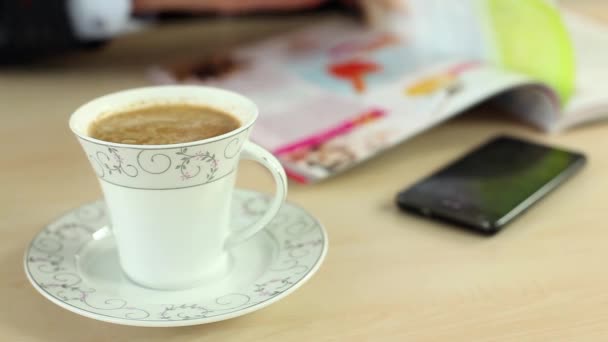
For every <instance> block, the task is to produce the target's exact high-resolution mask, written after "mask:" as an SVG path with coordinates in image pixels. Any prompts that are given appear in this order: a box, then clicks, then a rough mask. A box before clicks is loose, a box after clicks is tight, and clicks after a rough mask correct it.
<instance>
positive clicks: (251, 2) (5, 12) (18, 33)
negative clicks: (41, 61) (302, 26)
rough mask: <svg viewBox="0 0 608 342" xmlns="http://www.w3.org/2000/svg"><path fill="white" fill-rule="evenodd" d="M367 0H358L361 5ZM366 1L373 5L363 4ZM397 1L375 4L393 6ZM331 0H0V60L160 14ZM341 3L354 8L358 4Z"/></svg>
mask: <svg viewBox="0 0 608 342" xmlns="http://www.w3.org/2000/svg"><path fill="white" fill-rule="evenodd" d="M364 1H365V0H362V2H364ZM367 2H370V3H371V1H367ZM398 2H399V0H380V1H374V3H381V4H384V5H385V6H386V7H390V6H395V4H396V3H398ZM328 3H332V1H331V0H0V62H4V63H22V62H27V61H31V60H35V59H38V58H41V57H44V56H47V55H51V54H56V53H60V52H63V51H67V50H73V49H78V48H86V47H94V46H99V45H102V44H103V43H104V42H105V41H107V40H109V39H111V38H113V37H115V36H117V35H120V34H122V33H125V32H128V31H130V30H133V29H134V28H136V27H137V26H138V25H137V21H136V20H135V19H134V18H137V17H138V16H142V15H144V16H145V15H153V14H158V13H164V12H179V13H192V14H199V13H200V14H219V15H239V14H249V13H256V12H275V13H276V12H290V11H298V10H304V9H314V8H318V7H321V6H324V5H326V4H328ZM339 3H341V4H344V5H347V6H354V5H356V4H359V5H360V3H359V2H357V1H356V0H343V1H339Z"/></svg>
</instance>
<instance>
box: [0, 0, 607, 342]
mask: <svg viewBox="0 0 608 342" xmlns="http://www.w3.org/2000/svg"><path fill="white" fill-rule="evenodd" d="M588 3H590V1H582V2H581V9H582V10H584V11H586V12H588V13H592V14H598V12H597V11H594V10H593V8H594V7H593V6H591V5H589V4H588ZM605 8H606V7H605V6H604V9H603V12H602V11H600V12H599V13H600V15H599V17H601V13H604V18H608V10H606V9H605ZM308 20H310V18H284V19H275V20H273V21H272V22H271V23H270V24H269V23H268V22H266V23H264V20H263V19H262V18H251V19H246V20H239V21H237V20H221V21H207V22H205V23H201V22H192V23H180V24H175V25H169V26H165V27H162V28H155V29H152V30H149V31H146V32H144V33H138V34H135V35H132V36H129V37H125V38H123V39H119V40H116V41H115V42H113V44H111V45H110V46H108V47H107V48H106V49H104V50H102V51H97V52H92V53H82V54H76V55H74V56H69V57H66V58H62V59H60V60H54V61H50V62H48V63H47V64H46V65H44V66H39V67H36V68H34V69H29V70H25V69H21V70H20V69H9V70H2V71H0V112H1V118H2V124H1V125H0V139H1V140H0V141H1V142H2V143H1V144H0V155H1V156H2V158H1V165H2V166H1V168H0V169H1V172H2V178H1V179H2V182H1V184H2V187H1V188H2V191H1V193H0V223H1V225H0V307H1V309H0V341H138V340H141V341H253V340H272V341H275V340H276V341H317V340H339V341H347V340H356V341H358V340H371V341H389V340H392V341H406V340H407V341H541V340H544V341H606V340H608V275H607V273H606V269H605V265H606V261H607V260H608V248H607V247H606V246H607V244H608V229H607V228H608V225H607V224H606V217H607V216H606V213H607V212H608V203H607V202H608V201H607V197H606V196H607V194H608V177H607V175H608V152H607V151H606V147H605V146H606V139H608V125H605V124H598V125H594V126H589V127H585V128H581V129H577V130H573V131H570V132H566V133H564V134H560V135H545V134H541V133H538V132H536V131H534V130H533V129H531V128H529V127H527V126H523V125H520V124H517V123H516V122H514V121H512V120H511V119H509V118H508V117H506V116H504V115H502V114H500V113H492V112H490V111H487V110H486V111H484V110H476V111H474V112H473V113H468V114H466V115H463V116H461V117H459V118H457V119H454V120H452V121H450V122H448V123H446V124H443V125H442V126H440V127H438V128H435V129H433V130H431V131H429V132H427V133H424V134H422V135H420V136H418V137H416V138H414V139H412V140H411V141H409V142H408V143H406V144H403V145H401V146H399V147H397V148H394V149H392V150H390V151H388V152H387V153H384V154H383V155H381V156H379V157H378V158H376V159H375V160H374V161H373V162H369V163H366V164H364V165H361V166H360V167H357V168H355V169H353V170H352V171H349V172H347V173H345V174H343V175H341V176H339V177H337V178H334V179H332V180H329V181H326V182H324V183H321V184H318V185H314V186H298V185H295V184H292V185H291V188H290V194H289V199H290V200H291V201H293V202H296V203H299V204H301V205H302V206H304V207H305V208H307V209H308V210H310V211H311V212H312V213H314V215H316V216H317V217H318V218H319V219H320V220H321V221H322V222H323V223H324V224H325V225H326V227H327V230H328V233H329V239H330V249H329V254H328V256H327V258H326V261H325V264H324V265H323V266H322V268H321V270H320V271H319V273H318V274H317V275H316V276H314V277H313V278H312V279H311V280H310V281H309V282H308V283H307V284H306V285H304V286H303V287H302V288H301V289H299V290H298V291H296V292H295V293H293V294H292V295H290V296H288V297H287V298H285V299H284V300H281V301H280V302H278V303H276V304H274V305H272V306H270V307H268V308H265V309H263V310H261V311H257V312H255V313H252V314H249V315H246V316H242V317H239V318H236V319H232V320H228V321H224V322H219V323H213V324H208V325H202V326H193V327H185V328H166V329H151V328H134V327H126V326H118V325H112V324H108V323H102V322H98V321H94V320H91V319H87V318H84V317H81V316H78V315H76V314H73V313H71V312H68V311H66V310H64V309H61V308H59V307H58V306H56V305H54V304H52V303H51V302H49V301H48V300H46V299H44V298H43V297H42V296H41V295H39V294H38V293H37V292H36V291H35V290H34V289H33V288H32V287H31V286H30V285H29V283H28V281H27V280H26V277H25V274H24V271H23V266H22V265H23V264H22V258H23V252H24V249H25V246H26V245H27V244H28V242H29V241H30V239H31V238H32V237H33V236H34V235H35V234H36V233H37V232H38V231H39V230H40V229H41V228H42V227H43V226H44V225H45V224H46V223H48V222H49V221H51V220H53V219H54V218H56V217H57V216H58V215H59V214H61V213H63V212H65V211H66V210H68V209H71V208H74V207H77V206H79V205H80V204H82V203H83V202H88V201H91V200H94V199H97V198H99V197H100V191H99V189H98V186H97V183H96V180H95V179H94V175H93V172H92V171H91V170H90V169H89V165H88V162H87V160H86V159H85V156H84V154H83V153H82V151H81V150H80V147H79V146H78V144H77V142H76V140H75V139H74V137H73V136H72V135H71V133H70V132H69V130H68V127H67V118H68V116H69V114H70V113H71V112H72V110H73V109H74V108H76V107H77V106H78V105H80V104H81V103H83V102H85V101H87V100H89V99H92V98H94V97H97V96H99V95H102V94H105V93H109V92H113V91H116V90H119V89H122V88H129V87H137V86H142V85H146V84H147V81H146V79H145V77H144V74H143V72H144V69H145V67H146V66H147V65H149V64H151V63H154V62H165V61H170V60H172V59H173V58H175V57H176V56H183V55H190V54H200V53H208V52H209V51H212V50H218V49H220V50H221V49H226V48H229V47H230V46H233V45H235V44H238V43H239V42H243V41H248V40H251V39H257V38H259V37H263V36H266V35H268V34H271V33H273V32H278V31H283V30H285V29H289V28H293V27H296V26H299V25H302V24H304V23H305V22H307V21H308ZM216 37H222V39H221V40H218V39H217V38H216ZM193 42H197V43H196V46H192V45H193ZM498 133H511V134H515V135H519V136H523V137H528V138H532V139H536V140H538V141H542V142H546V143H552V144H557V145H563V146H567V147H570V148H574V149H579V150H581V151H584V152H585V153H586V154H587V155H588V157H589V160H590V163H589V165H588V167H587V168H586V169H585V170H584V171H583V172H582V174H580V175H579V176H577V177H575V178H574V179H573V180H572V181H571V182H569V183H568V184H567V185H566V186H564V187H563V188H560V189H559V190H558V191H557V192H555V193H553V194H552V195H551V196H549V197H548V198H547V199H546V200H545V201H543V202H542V203H541V204H540V205H538V206H537V207H536V208H535V209H534V210H532V211H530V212H529V213H527V214H526V215H525V216H524V217H522V218H521V219H520V220H518V221H517V222H516V223H515V224H513V225H512V226H511V227H509V228H508V229H506V230H505V231H503V232H502V233H500V234H499V235H497V236H495V237H492V238H486V237H480V236H477V235H473V234H469V233H465V232H462V231H460V230H455V229H450V228H446V227H443V226H440V225H438V224H435V223H432V222H427V221H425V220H422V219H417V218H414V217H411V216H407V215H404V214H402V213H400V212H399V211H398V210H397V209H396V208H395V206H394V205H393V198H394V196H395V193H396V191H397V190H399V189H400V188H402V187H404V186H406V185H408V184H411V183H413V182H414V181H415V180H417V179H419V178H420V177H423V176H424V175H426V174H427V173H429V172H431V171H432V170H434V169H435V168H437V167H439V166H441V165H442V164H444V163H446V162H447V161H449V160H451V159H453V158H455V157H456V156H458V155H460V154H461V153H463V152H465V151H467V150H468V149H470V148H471V147H473V146H475V145H477V144H478V143H480V142H482V141H483V140H485V139H486V138H489V137H491V136H493V135H495V134H498ZM239 177H240V180H239V183H240V186H243V187H253V188H258V189H269V188H270V185H271V183H270V181H269V180H267V178H266V177H267V176H266V175H265V173H264V172H263V171H262V170H261V169H259V168H258V167H257V166H254V165H250V164H244V165H242V168H241V170H240V176H239ZM261 179H263V180H264V181H260V180H261Z"/></svg>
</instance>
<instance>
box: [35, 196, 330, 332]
mask: <svg viewBox="0 0 608 342" xmlns="http://www.w3.org/2000/svg"><path fill="white" fill-rule="evenodd" d="M266 204H267V197H266V196H265V195H262V194H260V193H257V192H253V191H245V190H236V191H235V194H234V201H233V208H232V216H233V222H234V224H235V226H236V227H237V229H238V227H246V226H247V224H248V223H250V222H253V221H255V220H256V219H257V218H258V217H259V215H261V214H262V213H263V212H264V210H265V208H266ZM105 212H106V208H105V205H104V203H103V201H98V202H94V203H91V204H86V205H84V206H82V207H80V208H77V209H75V210H73V211H71V212H69V213H67V214H65V215H64V216H62V217H61V218H59V219H57V220H56V221H54V222H53V223H51V224H50V225H48V226H47V227H45V228H44V230H42V232H40V233H39V234H38V235H37V236H36V237H35V238H34V240H33V241H32V243H31V244H30V246H29V247H28V249H27V251H26V253H25V260H24V262H25V272H26V274H27V276H28V278H29V280H30V282H31V283H32V285H34V287H35V288H36V290H38V292H40V293H41V294H42V295H43V296H45V297H46V298H48V299H49V300H51V301H52V302H53V303H55V304H57V305H59V306H61V307H62V308H65V309H67V310H70V311H73V312H75V313H77V314H79V315H83V316H86V317H89V318H93V319H97V320H100V321H106V322H110V323H116V324H124V325H134V326H146V327H174V326H185V325H195V324H204V323H210V322H216V321H221V320H225V319H229V318H233V317H237V316H241V315H244V314H247V313H250V312H253V311H256V310H259V309H261V308H263V307H266V306H268V305H270V304H272V303H274V302H276V301H278V300H280V299H281V298H283V297H285V296H287V295H288V294H290V293H292V292H293V291H295V290H296V289H297V288H298V287H300V286H301V285H302V284H303V283H304V282H305V281H306V280H308V279H309V278H310V277H311V276H312V275H313V274H314V273H315V272H316V271H317V269H318V268H319V266H320V265H321V263H322V261H323V258H324V257H325V254H326V252H327V235H326V232H325V230H324V229H323V227H322V226H321V224H319V222H318V221H317V220H316V219H315V218H314V217H312V216H311V215H310V214H309V213H307V212H306V211H304V210H303V209H301V208H299V207H296V206H294V205H292V204H289V203H286V204H285V205H284V206H283V208H282V209H281V211H280V212H279V214H278V215H277V217H276V218H275V219H274V221H273V222H272V223H271V224H270V225H269V226H268V227H267V228H266V229H264V230H263V231H262V232H261V233H259V234H257V235H256V236H255V237H254V238H252V239H251V240H249V241H248V242H246V243H244V244H243V245H242V246H241V247H239V248H237V249H236V250H235V251H234V252H233V253H232V255H231V257H232V261H233V268H232V269H231V271H230V272H229V274H228V275H226V276H225V277H223V278H221V279H217V280H216V281H214V282H212V283H207V284H204V285H201V286H198V287H195V288H192V289H188V290H180V291H159V290H152V289H148V288H144V287H141V286H138V285H136V284H134V283H132V282H131V281H129V280H128V279H127V278H126V277H125V276H124V275H123V274H122V271H121V269H120V266H119V264H118V256H117V254H116V249H115V246H114V240H113V237H112V235H111V234H109V233H108V231H107V228H104V227H105V226H106V225H107V223H108V222H107V217H106V214H105Z"/></svg>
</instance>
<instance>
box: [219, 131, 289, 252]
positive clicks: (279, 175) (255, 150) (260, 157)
mask: <svg viewBox="0 0 608 342" xmlns="http://www.w3.org/2000/svg"><path fill="white" fill-rule="evenodd" d="M241 159H244V160H252V161H255V162H258V163H260V164H262V166H264V167H265V168H267V169H268V171H270V174H272V177H273V178H274V182H275V185H276V190H275V196H274V198H273V199H272V201H271V202H270V206H269V207H268V210H266V212H265V213H264V215H263V216H262V217H261V218H260V219H259V220H258V221H257V222H255V223H253V224H252V225H250V226H249V227H247V228H246V229H244V230H242V231H239V232H238V233H233V234H232V235H231V236H230V237H228V240H227V241H226V244H225V248H226V249H231V248H233V247H235V246H237V245H239V244H241V243H243V242H245V241H247V240H248V239H249V238H251V237H252V236H254V235H255V234H256V233H257V232H259V231H260V230H262V229H263V228H264V227H266V226H267V225H268V224H269V223H270V221H272V219H273V218H274V217H275V216H276V215H277V213H278V212H279V210H280V209H281V206H282V205H283V202H285V198H286V197H287V176H285V170H284V169H283V166H281V163H280V162H279V161H278V160H277V158H275V157H274V156H273V155H272V154H271V153H270V152H268V151H266V150H265V149H263V148H262V147H260V146H258V145H256V144H254V143H252V142H250V141H247V142H245V145H244V146H243V150H242V151H241Z"/></svg>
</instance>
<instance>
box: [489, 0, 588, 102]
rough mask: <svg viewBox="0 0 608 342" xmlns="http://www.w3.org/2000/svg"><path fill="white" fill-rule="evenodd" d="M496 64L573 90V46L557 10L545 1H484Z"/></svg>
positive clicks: (565, 92)
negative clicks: (496, 59)
mask: <svg viewBox="0 0 608 342" xmlns="http://www.w3.org/2000/svg"><path fill="white" fill-rule="evenodd" d="M485 6H486V8H487V10H488V13H489V16H490V21H491V26H492V28H493V30H494V32H493V34H494V37H493V38H494V44H495V47H496V48H497V50H498V51H497V52H498V56H497V57H498V59H499V61H498V62H499V63H500V64H502V65H503V66H505V67H507V68H510V69H513V70H517V71H520V72H523V73H526V74H528V75H530V76H532V77H534V78H536V79H539V80H541V81H542V82H544V83H546V84H548V85H549V86H551V87H552V88H553V89H555V90H556V91H557V93H558V95H559V97H560V99H561V102H562V104H564V103H566V102H567V101H568V99H569V98H570V96H571V95H572V93H573V91H574V85H575V78H576V70H575V56H574V47H573V44H572V41H571V39H570V35H569V34H568V30H567V28H566V26H565V24H564V22H563V21H562V18H561V15H560V13H559V10H558V9H557V8H556V7H555V6H553V5H552V4H550V3H549V2H548V1H546V0H486V4H485Z"/></svg>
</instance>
